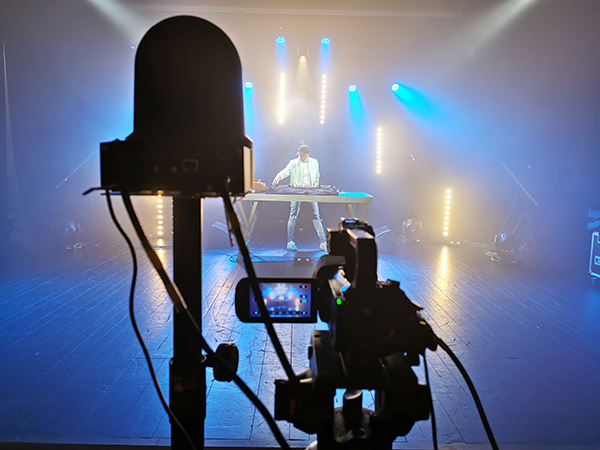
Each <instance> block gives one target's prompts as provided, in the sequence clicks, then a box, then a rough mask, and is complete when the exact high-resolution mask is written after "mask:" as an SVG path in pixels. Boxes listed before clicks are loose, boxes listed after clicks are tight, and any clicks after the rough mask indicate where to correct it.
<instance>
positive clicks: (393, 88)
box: [392, 83, 400, 92]
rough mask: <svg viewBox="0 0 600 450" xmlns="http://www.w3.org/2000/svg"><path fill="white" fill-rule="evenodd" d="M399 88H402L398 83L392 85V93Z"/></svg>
mask: <svg viewBox="0 0 600 450" xmlns="http://www.w3.org/2000/svg"><path fill="white" fill-rule="evenodd" d="M399 87H400V85H399V84H398V83H394V84H392V91H394V92H396V91H397V90H398V88H399Z"/></svg>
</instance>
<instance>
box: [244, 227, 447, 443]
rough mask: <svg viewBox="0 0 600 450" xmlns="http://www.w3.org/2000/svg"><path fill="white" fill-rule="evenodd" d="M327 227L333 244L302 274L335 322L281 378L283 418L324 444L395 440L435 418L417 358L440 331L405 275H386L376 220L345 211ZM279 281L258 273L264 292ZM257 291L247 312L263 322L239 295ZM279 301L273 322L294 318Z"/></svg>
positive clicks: (323, 314) (316, 334) (316, 302)
mask: <svg viewBox="0 0 600 450" xmlns="http://www.w3.org/2000/svg"><path fill="white" fill-rule="evenodd" d="M327 232H328V241H329V248H330V250H331V251H330V254H329V255H325V256H322V257H321V258H320V259H319V262H318V264H317V267H316V269H315V273H314V276H313V278H312V279H310V280H306V279H303V280H300V281H299V282H300V283H302V284H304V285H306V284H308V283H309V282H310V283H311V286H312V289H311V292H312V294H311V295H312V296H311V300H312V303H313V307H314V309H316V310H317V311H318V314H319V316H320V318H321V319H322V320H323V321H324V322H327V324H328V326H329V329H328V330H314V331H313V332H312V337H311V344H310V347H309V367H308V368H307V369H306V370H304V371H302V372H301V373H299V374H297V377H298V380H299V382H292V381H290V380H276V382H275V383H276V391H275V419H276V420H286V421H288V422H290V423H292V424H294V426H295V427H296V428H298V429H300V430H302V431H304V432H306V433H309V434H317V443H318V444H317V445H318V448H319V449H321V448H325V449H329V448H338V447H346V446H352V447H355V446H356V447H358V448H363V447H364V448H391V445H392V443H393V441H394V440H395V439H396V437H398V436H404V435H406V434H407V433H408V432H409V431H410V430H411V428H412V426H413V425H414V423H415V422H416V421H418V420H426V419H428V418H429V413H430V411H431V394H430V392H429V389H428V387H427V386H426V385H422V384H419V382H418V378H417V376H416V375H415V373H414V372H413V370H412V367H414V366H418V365H419V364H420V358H419V355H424V353H425V350H426V349H427V348H429V349H430V350H435V349H436V347H437V344H436V338H435V335H434V333H433V331H432V330H431V328H430V327H429V325H428V324H427V323H426V322H425V320H423V318H422V317H421V315H420V311H421V309H422V308H421V307H420V306H419V305H417V304H415V303H413V302H411V301H410V299H409V298H408V297H407V296H406V294H405V293H404V291H402V289H400V283H399V282H397V281H391V280H387V281H385V282H383V281H379V280H378V276H377V246H376V242H375V233H374V232H373V229H372V227H371V226H369V225H368V224H366V223H365V222H361V221H357V220H349V219H342V221H341V222H340V224H339V226H338V228H336V229H328V230H327ZM292 281H293V280H291V279H286V280H279V283H287V284H289V283H292ZM277 282H278V281H277V280H265V279H259V283H261V290H262V291H263V292H265V289H269V288H271V289H273V288H274V286H275V284H276V283H277ZM265 283H266V284H265ZM240 284H241V285H243V288H242V289H241V290H240V289H239V286H238V291H241V292H239V293H242V292H249V289H250V288H249V286H248V283H247V281H242V282H241V283H240ZM250 298H251V296H250V295H238V293H236V311H237V313H238V317H239V318H240V319H241V320H243V321H258V322H260V321H261V319H260V317H256V314H254V317H252V318H251V317H248V316H244V313H243V312H244V311H250V309H251V306H249V307H247V308H246V307H241V305H238V303H245V302H248V301H249V299H250ZM265 303H266V305H269V301H268V300H265ZM271 311H273V310H271ZM271 311H270V313H269V315H270V317H271V319H272V321H273V322H282V321H285V322H290V321H294V320H290V317H285V318H284V320H279V319H278V315H277V314H275V313H273V312H271ZM240 312H242V315H240ZM304 318H306V317H304ZM249 319H253V320H249ZM310 321H312V322H314V321H316V315H315V316H314V317H311V320H310ZM337 389H346V394H345V395H344V406H343V407H338V408H334V396H335V394H336V390H337ZM362 390H374V391H375V396H374V399H375V409H374V410H369V409H365V408H363V407H362Z"/></svg>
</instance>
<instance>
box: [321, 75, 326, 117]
mask: <svg viewBox="0 0 600 450" xmlns="http://www.w3.org/2000/svg"><path fill="white" fill-rule="evenodd" d="M326 96H327V75H325V74H323V76H322V77H321V125H323V124H324V123H325V97H326Z"/></svg>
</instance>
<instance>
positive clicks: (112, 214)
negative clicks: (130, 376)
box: [106, 190, 196, 450]
mask: <svg viewBox="0 0 600 450" xmlns="http://www.w3.org/2000/svg"><path fill="white" fill-rule="evenodd" d="M106 202H107V204H108V211H109V212H110V217H111V218H112V221H113V223H114V224H115V227H116V228H117V230H119V233H120V234H121V236H123V239H125V242H126V243H127V247H129V252H130V253H131V260H132V262H133V275H132V277H131V288H130V290H129V317H130V318H131V325H133V330H134V331H135V335H136V336H137V339H138V341H139V343H140V346H141V347H142V351H143V353H144V358H146V363H147V364H148V370H150V377H151V378H152V382H153V383H154V387H155V389H156V392H157V393H158V397H159V399H160V402H161V403H162V406H163V408H164V410H165V411H166V413H167V415H168V416H169V418H170V419H171V421H172V422H173V423H175V424H176V425H177V426H178V427H179V429H180V430H181V432H182V433H183V435H184V436H185V438H186V440H187V441H188V443H189V444H190V446H191V447H192V449H194V450H196V446H195V445H194V442H193V441H192V439H191V437H190V436H189V435H188V433H187V432H186V431H185V428H184V427H183V425H182V424H181V422H180V421H179V419H177V417H175V415H174V414H173V411H172V410H171V408H170V407H169V404H168V403H167V400H166V398H165V395H164V394H163V391H162V389H161V387H160V384H159V382H158V378H157V376H156V372H155V371H154V366H153V365H152V359H151V358H150V353H149V352H148V348H147V347H146V343H145V342H144V338H143V337H142V334H141V333H140V330H139V328H138V325H137V320H136V318H135V312H134V308H133V306H134V298H135V285H136V282H137V272H138V266H137V256H136V254H135V249H134V248H133V244H132V243H131V239H129V236H127V233H125V231H124V230H123V228H122V227H121V224H120V223H119V221H118V220H117V217H116V215H115V211H114V209H113V206H112V201H111V199H110V191H108V190H107V191H106Z"/></svg>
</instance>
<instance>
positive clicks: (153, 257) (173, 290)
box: [121, 192, 290, 450]
mask: <svg viewBox="0 0 600 450" xmlns="http://www.w3.org/2000/svg"><path fill="white" fill-rule="evenodd" d="M121 196H122V198H123V203H124V204H125V209H126V210H127V213H128V214H129V218H130V220H131V223H132V225H133V228H134V229H135V232H136V234H137V236H138V238H139V240H140V242H141V243H142V247H143V248H144V250H145V252H146V254H147V255H148V258H149V259H150V262H151V263H152V265H153V266H154V269H155V270H156V272H157V273H158V274H159V276H160V278H161V280H162V282H163V284H164V285H165V288H166V289H167V292H168V293H169V296H171V295H174V296H178V298H173V297H171V299H172V300H173V304H174V305H177V304H179V305H181V307H182V311H177V308H175V311H176V313H180V312H183V311H185V313H186V314H187V316H188V318H189V319H190V321H191V323H192V325H193V326H194V328H195V329H196V330H197V331H198V335H199V337H200V343H201V346H202V349H203V350H204V351H205V352H206V354H207V355H208V357H209V358H210V360H211V361H214V362H216V363H217V364H219V365H220V366H221V367H222V368H223V369H224V370H225V371H226V372H227V373H229V374H230V375H232V378H233V381H234V382H235V384H237V386H238V387H239V388H240V390H241V391H242V392H243V393H244V394H245V395H246V397H248V399H249V400H250V401H251V402H252V403H253V404H254V406H256V409H258V410H259V412H260V413H261V414H262V416H263V417H264V419H265V420H266V421H267V424H268V425H269V428H270V429H271V432H272V433H273V435H274V436H275V439H276V440H277V442H278V443H279V445H280V446H281V448H283V449H286V450H289V448H290V446H289V444H288V443H287V441H286V440H285V438H284V437H283V434H281V431H280V430H279V427H277V423H275V419H273V417H272V416H271V414H270V413H269V411H268V410H267V408H266V407H265V405H264V404H263V403H262V402H261V401H260V399H259V398H258V397H257V396H256V395H255V394H254V392H252V391H251V390H250V388H249V387H248V386H247V385H246V383H245V382H244V381H243V380H242V379H241V378H240V377H239V376H238V375H237V374H236V373H234V372H233V371H232V370H231V368H230V367H229V366H228V365H227V363H226V362H225V361H223V359H222V358H221V357H220V356H219V355H217V354H216V353H215V352H214V351H213V349H212V348H210V346H209V345H208V343H207V342H206V340H205V339H204V336H202V333H201V331H200V326H199V325H198V323H197V322H196V319H195V318H194V316H193V315H192V313H191V312H190V310H189V308H188V307H187V305H186V303H185V301H184V299H183V297H182V296H181V293H180V292H179V289H177V286H176V285H175V283H174V282H173V281H172V280H171V278H170V277H169V275H168V274H167V272H166V270H165V269H164V266H163V265H162V262H161V260H160V258H159V257H158V255H157V254H156V252H155V251H154V248H152V246H151V245H150V242H148V238H146V235H145V234H144V231H143V230H142V226H141V225H140V222H139V219H138V217H137V214H136V213H135V210H134V209H133V205H132V203H131V198H130V197H129V194H128V193H127V192H122V193H121Z"/></svg>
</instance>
